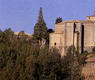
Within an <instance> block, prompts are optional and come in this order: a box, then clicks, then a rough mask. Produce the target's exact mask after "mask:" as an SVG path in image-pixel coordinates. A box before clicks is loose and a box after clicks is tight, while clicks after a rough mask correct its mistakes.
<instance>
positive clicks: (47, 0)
mask: <svg viewBox="0 0 95 80" xmlns="http://www.w3.org/2000/svg"><path fill="white" fill-rule="evenodd" d="M40 7H42V8H43V16H44V20H45V22H46V24H47V27H48V28H53V29H54V23H55V20H56V18H57V17H62V18H63V21H66V20H72V19H78V20H85V18H86V16H89V15H93V14H94V10H95V0H0V29H2V30H5V29H7V28H11V29H12V30H13V31H15V32H18V31H21V30H24V31H25V32H27V33H31V34H32V33H33V28H34V25H35V23H36V22H37V20H38V13H39V9H40Z"/></svg>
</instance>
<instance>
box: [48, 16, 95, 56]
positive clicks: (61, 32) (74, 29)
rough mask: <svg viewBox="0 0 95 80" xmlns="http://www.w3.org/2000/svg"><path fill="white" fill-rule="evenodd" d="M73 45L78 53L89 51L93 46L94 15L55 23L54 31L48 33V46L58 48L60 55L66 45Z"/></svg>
mask: <svg viewBox="0 0 95 80" xmlns="http://www.w3.org/2000/svg"><path fill="white" fill-rule="evenodd" d="M72 45H74V46H75V48H76V49H79V51H80V53H83V52H84V51H88V52H91V51H92V48H93V47H94V46H95V15H92V16H87V18H86V20H71V21H65V22H61V23H58V24H55V32H54V33H51V34H50V44H49V46H50V47H56V48H58V49H59V51H60V53H61V55H62V56H64V55H66V50H67V48H68V47H70V46H72Z"/></svg>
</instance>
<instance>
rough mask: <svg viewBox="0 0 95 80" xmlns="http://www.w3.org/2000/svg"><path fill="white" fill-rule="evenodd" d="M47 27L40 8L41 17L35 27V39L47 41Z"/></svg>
mask: <svg viewBox="0 0 95 80" xmlns="http://www.w3.org/2000/svg"><path fill="white" fill-rule="evenodd" d="M47 30H48V29H47V26H46V23H45V21H44V19H43V14H42V8H40V12H39V17H38V22H37V23H36V24H35V26H34V35H33V37H34V39H35V40H42V38H43V39H47V37H48V34H47Z"/></svg>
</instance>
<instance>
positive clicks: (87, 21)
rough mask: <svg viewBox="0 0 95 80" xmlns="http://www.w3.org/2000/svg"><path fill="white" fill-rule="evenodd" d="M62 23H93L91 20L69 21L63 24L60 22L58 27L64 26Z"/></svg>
mask: <svg viewBox="0 0 95 80" xmlns="http://www.w3.org/2000/svg"><path fill="white" fill-rule="evenodd" d="M64 23H94V22H93V21H91V20H70V21H65V22H61V23H58V25H61V24H64Z"/></svg>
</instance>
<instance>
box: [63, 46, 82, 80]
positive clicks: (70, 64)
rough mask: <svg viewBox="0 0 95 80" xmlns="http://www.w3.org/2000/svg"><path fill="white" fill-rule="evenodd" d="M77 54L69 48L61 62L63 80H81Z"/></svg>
mask: <svg viewBox="0 0 95 80" xmlns="http://www.w3.org/2000/svg"><path fill="white" fill-rule="evenodd" d="M79 58H80V57H79V53H78V52H76V51H75V50H74V48H73V47H72V46H71V47H69V48H68V50H67V55H66V56H65V57H64V60H63V72H64V73H63V75H64V80H82V76H81V67H82V66H81V65H80V59H79Z"/></svg>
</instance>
